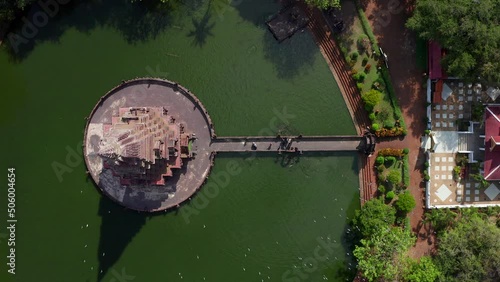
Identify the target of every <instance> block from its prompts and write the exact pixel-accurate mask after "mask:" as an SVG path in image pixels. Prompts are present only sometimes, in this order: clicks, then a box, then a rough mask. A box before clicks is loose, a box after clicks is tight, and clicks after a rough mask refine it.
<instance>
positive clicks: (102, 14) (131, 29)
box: [5, 0, 196, 61]
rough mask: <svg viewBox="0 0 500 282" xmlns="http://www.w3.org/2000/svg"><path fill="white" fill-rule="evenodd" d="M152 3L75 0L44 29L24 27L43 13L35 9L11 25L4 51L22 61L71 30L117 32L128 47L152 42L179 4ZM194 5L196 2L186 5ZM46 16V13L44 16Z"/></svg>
mask: <svg viewBox="0 0 500 282" xmlns="http://www.w3.org/2000/svg"><path fill="white" fill-rule="evenodd" d="M156 3H157V2H154V1H153V0H146V1H142V2H140V1H138V2H136V3H131V1H130V0H106V1H103V0H94V1H81V0H74V1H72V2H69V3H68V4H65V5H59V7H58V8H57V9H54V11H55V12H53V13H51V14H49V19H48V23H47V24H46V25H41V24H39V26H40V27H37V26H35V25H32V24H31V25H30V24H26V23H25V21H23V20H21V19H22V18H24V17H25V18H26V19H28V21H29V22H35V21H33V15H35V14H40V13H45V12H44V10H43V9H42V8H41V7H40V6H39V5H38V4H36V3H35V4H34V5H33V7H32V8H31V9H30V11H28V12H27V13H26V15H25V16H24V17H20V18H21V19H20V20H18V21H16V22H14V23H13V24H12V27H11V32H10V35H8V36H7V37H6V40H5V42H6V43H7V44H6V45H7V47H6V49H7V51H8V52H9V54H10V55H11V58H12V59H13V60H14V61H21V60H23V59H25V58H26V57H27V56H28V55H29V54H30V53H31V52H32V51H33V50H34V49H35V48H36V46H37V44H39V43H44V42H53V43H58V42H59V39H60V37H61V36H62V35H63V34H64V32H65V31H66V30H68V29H70V28H74V29H76V30H78V31H80V32H83V33H87V34H88V33H90V32H91V31H92V30H93V29H95V28H98V27H102V26H109V27H112V28H114V29H116V30H117V32H119V33H120V34H121V35H122V36H123V38H124V39H125V40H126V41H127V42H128V43H130V44H135V43H138V42H143V41H146V40H150V39H154V38H155V37H156V36H158V35H159V34H160V33H161V32H162V31H164V30H165V29H166V28H167V27H169V26H170V25H171V23H172V21H173V17H174V16H173V13H172V12H171V11H173V10H174V9H175V7H176V6H179V5H180V4H179V3H177V0H175V1H172V2H171V4H169V5H168V6H158V4H156ZM189 5H193V6H195V5H196V1H192V2H189ZM45 14H46V13H45Z"/></svg>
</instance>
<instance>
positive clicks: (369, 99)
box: [361, 89, 382, 112]
mask: <svg viewBox="0 0 500 282" xmlns="http://www.w3.org/2000/svg"><path fill="white" fill-rule="evenodd" d="M361 98H362V99H363V102H364V103H365V109H366V110H367V111H368V112H371V111H373V107H375V105H377V104H378V103H379V102H380V101H381V100H382V93H380V91H378V90H375V89H371V90H369V91H367V92H365V93H363V95H361Z"/></svg>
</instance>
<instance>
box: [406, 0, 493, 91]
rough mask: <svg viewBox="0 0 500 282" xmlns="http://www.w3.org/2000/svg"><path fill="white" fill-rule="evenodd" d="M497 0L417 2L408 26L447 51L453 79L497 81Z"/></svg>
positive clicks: (446, 62) (445, 61)
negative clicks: (479, 78)
mask: <svg viewBox="0 0 500 282" xmlns="http://www.w3.org/2000/svg"><path fill="white" fill-rule="evenodd" d="M499 13H500V1H498V0H481V1H470V0H419V1H417V3H416V7H415V9H414V13H413V16H412V17H411V18H410V19H409V20H408V22H407V26H408V27H409V28H411V29H413V30H415V31H416V32H417V33H418V35H419V36H420V37H421V38H423V39H427V40H434V41H437V42H439V43H440V44H441V46H442V47H444V48H446V49H447V52H446V56H445V57H444V58H443V66H444V67H445V69H446V70H447V71H448V72H449V73H450V74H453V75H454V76H459V77H463V78H468V79H476V78H477V77H478V76H481V77H482V78H483V79H485V80H487V81H490V82H499V81H500V52H498V49H499V48H500V17H499V16H498V15H499Z"/></svg>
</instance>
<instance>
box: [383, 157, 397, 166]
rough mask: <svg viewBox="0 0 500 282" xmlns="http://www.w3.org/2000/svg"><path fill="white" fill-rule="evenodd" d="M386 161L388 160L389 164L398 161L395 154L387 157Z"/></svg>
mask: <svg viewBox="0 0 500 282" xmlns="http://www.w3.org/2000/svg"><path fill="white" fill-rule="evenodd" d="M385 161H386V162H387V166H391V165H392V164H393V163H395V162H396V158H395V157H393V156H388V157H385Z"/></svg>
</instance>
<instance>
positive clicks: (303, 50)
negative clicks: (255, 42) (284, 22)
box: [263, 31, 318, 79]
mask: <svg viewBox="0 0 500 282" xmlns="http://www.w3.org/2000/svg"><path fill="white" fill-rule="evenodd" d="M263 41H264V43H263V47H264V57H265V58H266V59H267V60H269V61H270V62H271V63H273V64H274V66H275V68H276V72H277V76H278V77H279V78H286V79H290V78H293V77H295V76H297V75H299V74H304V73H307V71H308V69H307V67H308V66H309V67H312V66H313V65H314V62H315V55H316V54H317V53H316V52H318V46H317V45H316V44H315V43H314V41H313V39H312V35H311V34H309V32H300V31H299V32H297V33H296V34H295V35H294V36H293V37H291V38H289V39H287V40H285V41H283V42H282V43H278V41H276V39H274V37H273V36H272V34H271V33H270V32H266V33H265V34H264V38H263Z"/></svg>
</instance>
